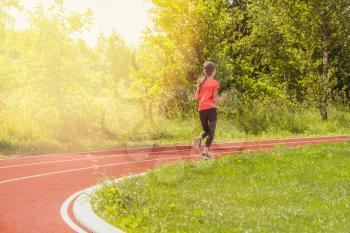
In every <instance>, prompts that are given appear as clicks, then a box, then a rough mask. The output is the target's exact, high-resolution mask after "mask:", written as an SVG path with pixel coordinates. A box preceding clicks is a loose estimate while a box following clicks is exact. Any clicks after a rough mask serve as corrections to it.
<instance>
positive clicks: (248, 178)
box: [91, 143, 350, 232]
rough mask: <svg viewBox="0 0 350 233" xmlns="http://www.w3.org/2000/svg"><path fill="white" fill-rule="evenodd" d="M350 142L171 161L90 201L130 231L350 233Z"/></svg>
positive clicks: (111, 186) (108, 218)
mask: <svg viewBox="0 0 350 233" xmlns="http://www.w3.org/2000/svg"><path fill="white" fill-rule="evenodd" d="M348 147H349V143H344V144H336V145H332V144H328V145H318V146H310V147H307V148H300V149H293V150H286V149H285V148H283V147H277V148H276V149H275V150H274V151H272V152H264V153H254V154H249V155H239V156H237V155H236V156H229V157H226V158H223V159H220V160H218V161H201V162H194V163H190V162H182V163H176V164H172V165H165V166H161V167H160V168H158V169H156V170H154V171H149V172H148V173H147V174H146V175H145V176H141V177H133V178H130V179H125V180H123V181H121V182H120V183H118V184H105V186H104V187H102V188H100V189H98V190H97V192H96V193H95V194H94V195H93V196H92V197H91V203H92V206H93V209H94V211H95V212H96V213H97V214H98V215H99V216H101V217H102V218H103V219H104V220H106V221H107V222H109V223H111V224H113V225H115V226H117V227H119V228H121V229H123V230H125V231H126V232H246V231H250V232H323V231H324V232H347V229H348V228H349V223H348V222H347V221H346V219H347V218H348V216H349V213H348V209H347V206H348V205H349V204H350V199H349V185H348V180H349V178H350V167H349V166H350V163H349V156H348V151H349V150H348Z"/></svg>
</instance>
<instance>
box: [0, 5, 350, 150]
mask: <svg viewBox="0 0 350 233" xmlns="http://www.w3.org/2000/svg"><path fill="white" fill-rule="evenodd" d="M152 2H153V4H154V8H153V10H152V11H151V16H152V18H153V20H154V27H152V28H148V29H147V30H146V32H145V33H144V35H143V39H142V43H141V44H140V46H139V47H138V48H136V49H134V48H130V47H129V46H127V45H126V43H125V42H124V40H123V38H121V36H119V35H118V34H117V33H116V32H114V33H112V35H111V36H109V37H106V36H104V35H101V36H100V38H99V41H98V44H97V46H95V47H94V48H91V47H88V46H87V45H86V44H85V42H84V41H82V40H78V39H73V37H74V35H75V34H76V33H79V32H83V31H86V30H88V28H89V26H90V25H91V23H92V22H93V12H91V11H87V12H84V13H76V12H68V11H67V10H66V8H65V1H64V0H57V1H53V3H52V5H51V6H50V7H49V9H48V10H47V9H44V7H43V6H41V5H38V7H37V8H36V9H35V10H34V11H29V10H27V9H25V7H24V6H23V5H22V4H21V1H17V0H5V1H1V2H0V97H1V98H0V129H1V130H0V142H1V143H0V144H1V147H0V148H1V150H2V151H6V153H28V152H29V153H40V152H41V153H43V152H48V151H57V150H60V151H62V150H80V149H89V148H96V147H107V148H110V147H115V146H120V145H125V144H127V145H129V144H133V145H134V144H164V143H189V142H190V141H191V139H192V137H193V135H197V134H198V132H199V131H200V127H199V123H198V119H197V118H198V116H197V104H196V103H195V102H193V101H192V99H193V93H194V89H195V85H196V81H197V79H198V78H199V76H200V72H201V65H202V63H203V62H204V61H205V60H207V59H211V60H214V61H215V62H216V63H217V65H218V76H217V78H218V80H219V81H220V82H221V86H222V90H225V91H229V92H232V93H233V94H232V98H231V99H230V100H229V101H227V102H226V104H225V105H224V106H221V107H220V118H219V119H220V120H219V125H218V133H217V136H218V139H219V140H230V139H236V138H241V137H256V136H257V135H258V137H262V136H266V137H270V136H272V135H275V136H276V135H281V136H290V135H295V134H303V135H307V134H318V135H320V134H330V133H343V132H348V129H349V125H348V123H347V122H349V120H348V118H349V114H348V107H347V105H348V102H349V101H348V100H349V96H350V94H349V87H350V83H349V80H350V79H349V74H350V70H349V67H350V66H349V65H348V61H349V60H350V50H349V48H350V40H349V38H350V37H349V32H350V29H349V23H348V20H349V11H348V9H349V3H348V1H345V0H336V1H330V0H322V1H321V2H317V1H311V0H310V1H290V0H278V1H271V0H263V1H248V0H239V1H228V0H215V1H205V0H198V1H186V0H172V1H170V0H166V1H163V0H162V1H160V0H152ZM13 9H17V10H20V11H22V12H24V13H25V14H26V15H27V16H28V17H29V25H30V27H29V28H27V29H24V30H18V31H16V30H14V28H13V25H14V20H15V19H13V18H12V17H11V16H10V10H13ZM325 52H328V55H329V57H328V62H326V63H324V61H323V56H324V54H325ZM333 105H334V106H333ZM340 105H341V106H340ZM316 108H317V109H318V110H319V111H320V112H321V113H323V115H324V114H325V113H327V111H326V112H325V110H327V109H328V110H329V114H328V115H329V117H328V118H329V121H328V122H325V123H322V122H320V118H319V117H318V116H317V113H316ZM325 116H326V115H325ZM220 125H221V126H220ZM221 127H223V128H221Z"/></svg>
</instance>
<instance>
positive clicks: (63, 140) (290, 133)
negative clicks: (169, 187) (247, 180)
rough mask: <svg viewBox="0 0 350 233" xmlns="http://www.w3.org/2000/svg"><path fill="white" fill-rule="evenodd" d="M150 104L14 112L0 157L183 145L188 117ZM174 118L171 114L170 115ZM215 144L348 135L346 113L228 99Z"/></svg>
mask: <svg viewBox="0 0 350 233" xmlns="http://www.w3.org/2000/svg"><path fill="white" fill-rule="evenodd" d="M158 109H159V107H158V106H157V105H156V104H154V103H152V102H142V101H130V102H125V101H124V102H122V101H119V102H118V101H117V99H112V100H109V101H106V100H103V101H101V100H99V101H97V100H95V101H90V102H87V103H86V104H85V106H80V107H79V106H77V107H76V108H73V109H72V110H71V111H69V112H50V111H46V112H41V113H40V114H39V113H35V111H34V112H30V111H29V112H28V111H25V109H24V110H18V109H14V110H13V111H8V112H4V111H3V114H2V115H1V116H0V128H1V131H0V153H4V154H39V153H51V152H65V151H77V150H95V149H111V148H117V147H126V146H141V145H165V144H189V143H191V142H192V139H193V137H195V136H197V135H199V133H200V132H201V126H200V123H199V119H198V113H197V112H196V106H195V104H193V106H192V108H190V109H192V110H191V111H188V112H185V113H184V112H182V111H178V112H179V113H181V114H173V115H172V116H170V117H165V116H164V115H163V114H162V113H160V112H159V110H158ZM175 112H176V111H175ZM218 112H219V118H218V119H219V120H218V124H217V131H216V139H215V141H217V142H218V141H229V140H242V139H253V138H254V139H256V138H276V137H294V136H306V135H307V136H316V135H317V136H320V135H335V134H347V133H350V111H349V108H348V107H346V106H331V107H330V108H329V115H330V117H329V120H328V121H322V120H321V117H320V115H319V113H318V110H317V109H315V108H311V107H309V106H301V105H295V104H291V103H290V102H288V101H283V100H281V99H277V100H276V99H274V98H264V99H260V100H257V99H255V100H254V99H250V98H239V99H238V98H231V99H229V100H228V101H227V102H226V103H225V104H224V105H223V106H220V107H219V111H218Z"/></svg>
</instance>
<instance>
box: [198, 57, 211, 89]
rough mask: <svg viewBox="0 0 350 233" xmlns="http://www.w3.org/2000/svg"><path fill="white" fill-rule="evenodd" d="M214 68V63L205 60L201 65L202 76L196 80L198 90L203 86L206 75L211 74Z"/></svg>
mask: <svg viewBox="0 0 350 233" xmlns="http://www.w3.org/2000/svg"><path fill="white" fill-rule="evenodd" d="M215 69H216V65H215V64H214V63H213V62H210V61H207V62H205V63H204V65H203V75H202V78H201V79H200V80H199V82H198V86H197V87H198V91H200V89H201V88H202V87H203V85H204V83H205V81H207V79H208V77H209V76H211V75H212V74H213V72H214V71H215Z"/></svg>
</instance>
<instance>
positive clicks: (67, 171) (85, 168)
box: [0, 140, 337, 185]
mask: <svg viewBox="0 0 350 233" xmlns="http://www.w3.org/2000/svg"><path fill="white" fill-rule="evenodd" d="M336 141H337V140H336ZM336 141H334V142H336ZM313 142H315V141H309V143H310V144H311V143H313ZM298 143H306V141H303V142H291V143H289V144H298ZM268 145H272V144H268ZM260 146H261V145H260ZM258 150H263V149H253V150H249V149H248V150H244V151H248V152H251V151H258ZM266 150H271V148H268V149H266ZM244 151H242V152H244ZM229 153H234V152H216V153H213V154H215V155H216V154H229ZM191 157H193V158H195V157H199V156H198V155H190V156H177V157H168V158H160V159H149V160H140V161H130V162H123V163H113V164H105V165H98V166H96V165H95V166H90V167H84V168H76V169H69V170H62V171H57V172H48V173H43V174H37V175H32V176H24V177H19V178H14V179H9V180H4V181H0V185H1V184H5V183H10V182H14V181H20V180H27V179H32V178H37V177H42V176H48V175H55V174H61V173H69V172H75V171H82V170H89V169H96V168H102V167H111V166H118V165H125V164H138V163H144V162H153V161H163V160H172V159H178V158H191Z"/></svg>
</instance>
